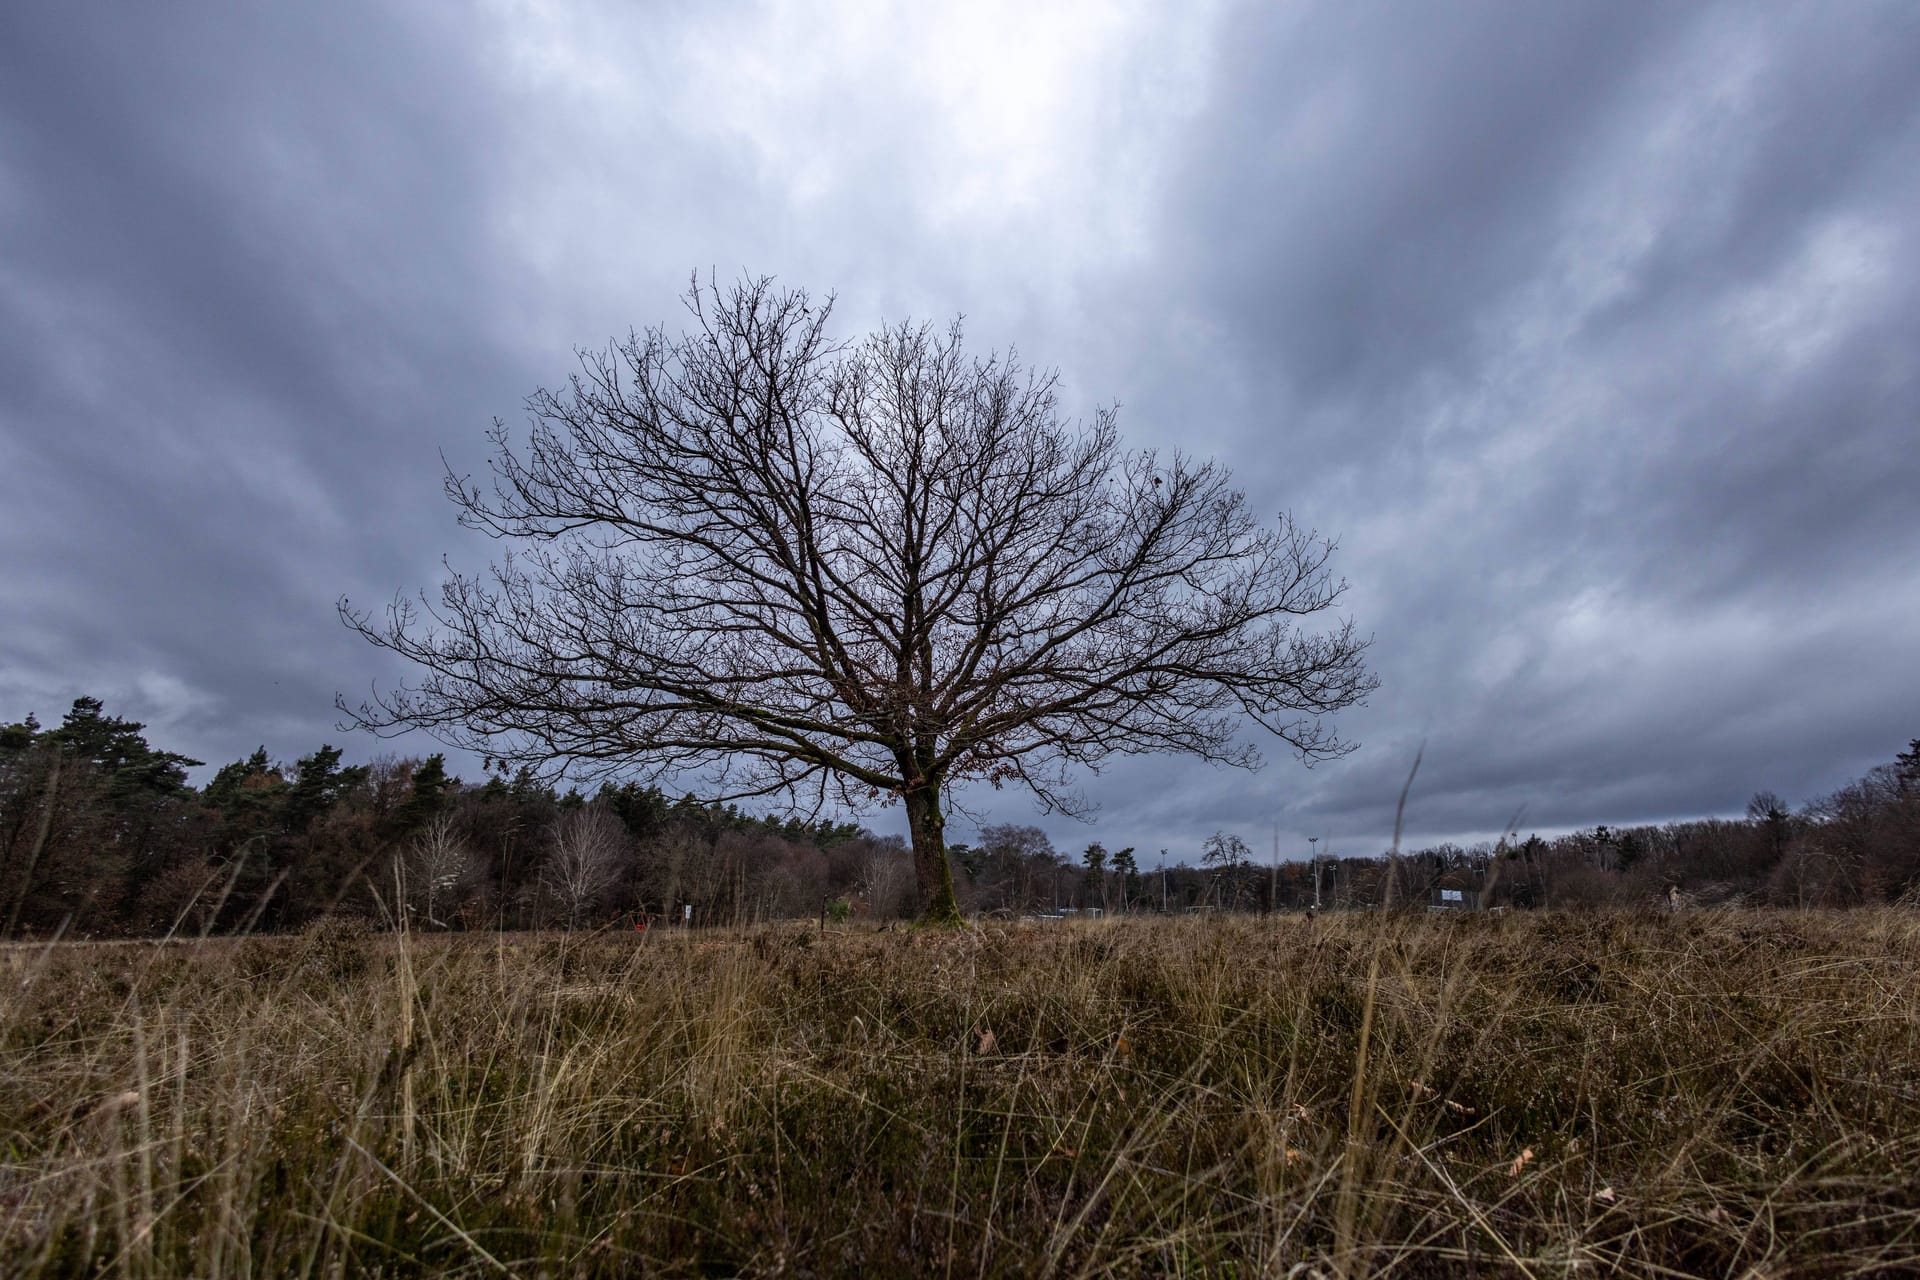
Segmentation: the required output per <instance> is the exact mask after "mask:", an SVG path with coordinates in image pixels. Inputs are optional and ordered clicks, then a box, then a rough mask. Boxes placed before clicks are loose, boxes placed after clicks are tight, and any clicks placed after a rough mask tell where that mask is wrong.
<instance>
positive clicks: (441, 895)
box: [402, 813, 473, 929]
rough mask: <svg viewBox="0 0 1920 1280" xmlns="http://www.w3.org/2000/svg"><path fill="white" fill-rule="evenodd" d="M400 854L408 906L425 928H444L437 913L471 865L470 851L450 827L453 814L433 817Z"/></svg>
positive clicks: (471, 856)
mask: <svg viewBox="0 0 1920 1280" xmlns="http://www.w3.org/2000/svg"><path fill="white" fill-rule="evenodd" d="M402 856H403V857H404V858H405V862H406V886H407V897H408V898H409V899H411V902H410V905H411V906H412V907H413V908H414V909H415V910H417V911H419V912H420V913H421V916H422V918H423V919H425V921H426V923H427V927H428V928H430V929H444V928H446V927H447V924H446V922H445V921H444V920H442V919H441V918H440V916H441V913H442V912H443V911H444V910H445V909H446V906H447V904H448V903H449V902H450V901H451V900H452V898H453V896H454V895H455V893H456V892H457V891H458V890H459V887H460V882H461V881H462V880H464V879H465V878H466V877H467V874H468V872H469V871H471V870H472V866H473V855H472V853H471V852H470V851H469V850H468V848H467V845H466V842H465V841H464V840H462V839H461V838H460V835H459V833H458V832H457V831H455V830H454V825H453V815H452V814H450V813H443V814H440V815H438V816H437V817H435V818H434V819H433V821H431V822H429V823H428V824H427V826H426V829H425V830H424V831H422V832H420V834H419V835H417V836H415V837H414V838H413V840H412V841H411V842H409V843H408V845H407V848H406V851H405V853H404V854H403V855H402Z"/></svg>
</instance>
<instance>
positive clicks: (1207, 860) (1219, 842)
mask: <svg viewBox="0 0 1920 1280" xmlns="http://www.w3.org/2000/svg"><path fill="white" fill-rule="evenodd" d="M1201 849H1202V853H1201V855H1200V861H1201V862H1202V863H1203V864H1204V865H1206V866H1209V867H1212V868H1213V869H1214V879H1215V880H1216V882H1217V883H1219V884H1220V885H1222V886H1223V887H1224V891H1223V892H1222V894H1221V904H1222V905H1223V906H1233V907H1236V908H1237V907H1238V906H1239V905H1240V894H1241V891H1242V890H1243V889H1244V888H1245V887H1246V877H1247V868H1248V867H1249V866H1251V865H1252V862H1253V850H1251V849H1249V848H1247V842H1246V841H1245V840H1242V839H1241V838H1240V837H1239V836H1236V835H1231V834H1229V833H1227V832H1225V831H1216V832H1214V833H1213V834H1212V835H1210V836H1208V837H1207V839H1206V843H1205V844H1203V845H1202V846H1201ZM1229 895H1231V900H1230V901H1229Z"/></svg>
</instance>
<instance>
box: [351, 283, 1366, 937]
mask: <svg viewBox="0 0 1920 1280" xmlns="http://www.w3.org/2000/svg"><path fill="white" fill-rule="evenodd" d="M687 305H688V310H689V312H690V313H691V315H692V317H693V321H694V327H693V330H692V332H691V333H690V334H688V335H684V336H681V337H678V338H675V337H671V336H669V335H668V334H667V333H666V332H665V331H664V330H661V329H652V330H649V331H648V332H647V333H646V334H645V335H644V336H634V337H631V338H629V339H628V340H627V341H626V342H625V343H623V344H621V345H619V346H618V347H617V348H614V349H610V350H607V351H600V352H585V353H582V355H581V371H580V372H579V373H578V374H576V375H575V376H574V377H573V378H572V380H571V381H570V383H569V384H568V386H567V387H566V388H565V389H563V390H561V391H559V392H554V391H544V390H543V391H540V392H537V393H536V394H535V395H534V396H533V397H531V399H530V400H529V401H528V408H529V410H530V412H531V415H532V419H533V421H532V427H531V433H530V438H529V439H528V441H527V443H526V445H525V446H524V447H516V446H515V445H514V444H513V443H511V442H510V440H509V435H508V432H507V430H506V428H505V427H504V426H503V425H502V424H499V423H496V424H495V429H494V434H493V440H494V443H495V444H496V446H497V448H498V456H497V459H496V461H495V463H494V481H493V483H492V485H491V486H490V487H485V488H483V487H481V486H479V485H476V484H474V483H472V482H470V481H469V480H467V479H464V478H461V477H458V476H454V475H452V474H449V475H448V477H447V483H446V488H447V493H448V495H449V496H450V497H451V498H452V499H453V500H454V502H455V503H457V504H458V505H459V507H460V508H461V519H462V521H463V523H465V524H466V525H467V526H469V527H471V528H475V529H479V530H482V531H484V532H486V533H489V534H491V535H494V536H496V537H500V538H504V539H508V540H510V541H512V542H514V543H516V544H519V549H517V550H515V551H510V552H509V553H508V554H507V555H506V557H505V558H504V559H503V560H502V561H501V562H500V563H499V564H498V565H497V566H495V568H494V569H493V571H492V572H491V574H489V575H486V576H482V577H463V576H456V577H454V578H453V579H452V580H451V581H449V582H447V583H445V584H444V585H443V587H442V588H441V590H440V592H439V594H438V597H437V599H435V598H430V597H428V596H427V595H425V594H423V595H422V596H421V597H420V600H419V603H418V604H417V605H416V604H415V603H414V602H413V601H410V600H407V599H404V598H403V599H399V600H396V601H395V602H394V603H393V604H392V605H391V606H390V607H389V609H388V611H387V612H386V614H385V616H384V617H382V618H378V619H376V618H375V617H373V616H372V615H370V614H368V613H364V612H358V611H355V610H354V609H353V608H352V607H351V606H350V605H348V603H347V602H346V601H344V600H343V601H342V602H341V612H342V616H343V617H344V618H345V620H346V621H347V622H348V624H349V625H351V626H352V627H354V628H356V629H357V630H358V631H360V633H361V634H362V635H364V636H365V637H366V638H367V639H369V640H371V641H373V642H374V643H375V644H377V645H380V646H382V647H384V648H387V649H390V650H392V651H394V652H396V653H398V654H400V655H402V656H403V657H406V658H408V659H410V660H412V661H413V662H414V663H417V664H418V665H419V666H420V667H421V668H422V669H423V671H424V674H423V676H422V677H421V679H420V682H419V683H418V684H417V685H414V686H411V687H407V686H403V687H401V688H399V689H397V690H393V691H389V692H386V693H384V694H380V693H376V695H375V698H374V700H373V701H372V702H370V703H368V704H364V705H362V706H360V707H359V708H358V709H353V708H349V707H346V706H345V704H344V703H343V704H342V705H343V710H345V711H347V712H348V714H349V715H351V716H352V717H353V718H354V719H355V720H357V721H358V722H359V723H360V724H362V725H363V726H366V727H370V728H373V729H375V730H378V731H398V730H400V729H403V728H406V727H421V728H425V729H426V730H428V731H429V732H431V733H433V734H435V735H437V736H438V737H440V738H441V739H443V740H445V741H447V742H448V743H451V744H457V745H460V746H463V747H467V748H470V749H472V750H474V751H476V752H478V753H480V754H483V755H487V756H491V757H492V758H494V759H507V760H518V761H523V762H528V763H547V762H552V761H566V762H570V764H571V765H572V766H573V767H575V768H578V769H585V770H587V771H589V772H592V771H594V770H596V769H598V770H601V771H604V772H631V771H633V770H635V769H644V770H647V771H650V772H651V773H653V774H656V775H659V774H671V773H673V772H676V771H684V770H707V771H710V773H711V774H712V779H713V782H712V785H715V786H717V787H719V788H720V789H721V791H722V792H723V793H724V795H723V798H728V799H737V798H744V797H749V796H767V795H779V796H785V797H787V798H788V799H789V800H790V801H791V802H793V803H796V804H803V803H804V804H807V805H811V806H813V807H814V808H815V810H816V811H817V810H818V809H819V808H820V807H824V806H826V805H828V804H832V803H838V804H840V805H843V806H846V807H847V808H850V809H852V810H854V811H858V810H860V809H862V808H865V807H867V806H869V805H871V804H873V803H888V802H891V801H893V800H899V801H901V802H903V803H904V805H905V807H906V816H907V822H908V827H909V829H910V831H911V834H912V843H913V852H914V862H915V869H916V876H917V882H918V889H919V896H920V902H921V906H922V909H923V910H924V912H925V913H926V914H927V915H928V916H929V917H931V918H939V919H951V918H953V917H954V915H955V905H954V896H953V882H952V877H951V873H950V871H949V868H948V864H947V858H946V854H945V840H944V828H945V819H944V816H943V810H942V792H943V789H945V788H948V787H950V786H952V785H953V784H955V783H958V782H962V781H966V780H984V781H987V782H989V783H991V784H992V785H994V786H1000V785H1002V784H1005V783H1009V782H1012V783H1017V784H1021V785H1024V786H1026V787H1028V788H1030V789H1031V790H1032V791H1033V792H1034V793H1035V794H1036V795H1037V796H1038V798H1039V799H1040V801H1041V802H1042V803H1043V805H1046V806H1051V807H1053V808H1059V809H1068V810H1073V809H1078V808H1080V807H1081V801H1080V798H1079V797H1078V795H1077V794H1075V793H1074V792H1073V791H1072V790H1071V779H1072V777H1073V774H1074V771H1075V770H1077V769H1079V768H1082V767H1088V766H1097V765H1098V764H1099V763H1100V762H1101V761H1103V760H1105V759H1107V758H1108V757H1110V756H1113V755H1115V754H1118V753H1134V752H1155V751H1174V752H1184V753H1188V754H1192V755H1195V756H1198V757H1200V758H1202V759H1206V760H1210V761H1215V762H1222V763H1227V764H1233V765H1240V766H1247V767H1252V766H1255V765H1257V764H1258V763H1259V755H1258V753H1257V751H1256V749H1255V747H1254V745H1253V743H1252V742H1251V741H1250V740H1249V739H1248V736H1247V730H1248V728H1249V722H1251V724H1252V725H1254V726H1258V727H1260V728H1264V729H1265V730H1267V731H1269V732H1271V733H1273V734H1275V735H1277V736H1278V737H1279V738H1280V739H1281V740H1283V741H1284V742H1286V743H1287V744H1289V746H1290V747H1291V748H1292V749H1293V750H1294V751H1295V752H1296V753H1297V754H1298V755H1300V756H1301V757H1302V758H1304V759H1308V760H1312V759H1315V758H1320V757H1327V756H1332V755H1338V754H1340V753H1341V752H1343V751H1344V750H1346V749H1347V744H1344V743H1342V742H1341V741H1340V740H1339V739H1338V738H1337V737H1336V736H1335V734H1334V732H1333V730H1332V728H1331V727H1330V726H1329V725H1328V723H1327V722H1326V719H1325V717H1327V716H1328V715H1329V714H1330V713H1332V712H1335V711H1337V710H1339V709H1340V708H1343V707H1347V706H1351V705H1353V704H1354V703H1357V702H1359V701H1360V700H1361V699H1363V698H1364V697H1365V695H1366V694H1367V693H1368V692H1369V691H1370V690H1371V689H1372V688H1373V687H1374V681H1373V679H1372V677H1371V676H1369V675H1368V673H1367V671H1366V669H1365V666H1364V664H1363V661H1362V658H1363V654H1364V650H1365V648H1366V641H1365V640H1363V639H1362V638H1361V637H1360V636H1358V635H1357V634H1356V633H1355V631H1354V628H1353V626H1352V624H1351V623H1350V622H1336V623H1334V624H1333V625H1332V626H1331V627H1330V628H1329V629H1327V630H1325V631H1323V632H1319V633H1315V632H1310V631H1307V630H1304V629H1302V628H1301V627H1300V626H1299V625H1298V624H1299V621H1300V620H1301V619H1307V618H1312V617H1314V616H1315V615H1319V614H1322V613H1324V612H1326V611H1328V610H1330V609H1332V608H1333V606H1334V605H1335V604H1336V603H1337V602H1338V600H1339V599H1340V597H1341V595H1342V593H1343V591H1344V589H1345V584H1344V583H1343V582H1341V581H1339V580H1337V579H1335V578H1334V577H1333V576H1332V575H1331V573H1330V571H1329V569H1328V562H1329V559H1330V557H1331V556H1332V554H1333V549H1334V547H1333V543H1332V542H1331V541H1328V540H1326V539H1323V538H1321V537H1320V536H1319V535H1318V534H1316V533H1314V532H1313V531H1311V530H1307V529H1303V528H1301V527H1299V526H1297V525H1296V524H1294V523H1293V521H1292V520H1291V518H1290V517H1288V516H1286V515H1284V514H1282V515H1280V516H1279V517H1278V520H1277V523H1276V522H1273V521H1263V520H1261V519H1258V518H1256V517H1255V515H1254V514H1253V512H1252V511H1250V510H1249V509H1248V507H1247V504H1246V501H1245V498H1244V496H1243V495H1242V494H1241V493H1239V492H1238V491H1236V490H1235V489H1233V487H1232V486H1231V484H1230V483H1229V476H1228V473H1227V471H1226V469H1225V468H1224V467H1222V466H1219V465H1218V464H1216V463H1213V462H1210V461H1208V462H1202V461H1196V460H1194V459H1190V458H1187V457H1184V456H1181V455H1178V454H1173V455H1159V454H1155V453H1152V452H1144V453H1134V452H1127V451H1125V450H1123V449H1122V448H1121V445H1120V442H1119V437H1118V434H1117V432H1116V429H1115V418H1114V413H1113V411H1112V410H1109V409H1103V410H1100V411H1099V412H1096V413H1095V414H1094V416H1093V418H1092V420H1091V421H1090V422H1086V423H1083V424H1074V423H1070V422H1066V421H1063V420H1062V419H1061V417H1060V415H1059V411H1058V409H1057V406H1056V403H1055V396H1056V390H1057V375H1053V374H1035V373H1030V372H1027V371H1025V370H1023V369H1022V368H1021V367H1020V366H1019V365H1017V364H1016V363H1015V362H1014V361H1013V359H1012V358H1010V357H1009V358H1007V359H1004V360H1002V359H999V358H996V357H989V358H987V359H984V360H981V359H976V358H969V357H968V356H966V355H965V354H964V353H963V351H962V347H961V337H960V328H959V325H958V323H957V322H956V323H955V324H954V325H953V326H952V327H951V328H949V329H948V330H946V331H945V332H944V333H942V332H940V331H938V330H935V329H932V328H930V327H927V326H916V325H911V324H901V325H898V326H895V327H891V328H886V329H883V330H881V331H879V332H877V333H874V334H873V335H872V336H870V337H868V338H867V339H866V340H864V341H862V342H859V343H857V344H854V345H851V346H848V345H845V344H841V343H836V342H834V341H833V340H831V339H829V337H828V335H827V328H826V326H827V320H828V315H829V312H830V311H831V309H832V300H831V299H827V300H824V301H818V302H816V301H815V300H813V299H810V298H809V297H808V295H807V294H805V293H803V292H797V291H796V292H780V291H777V290H775V288H774V287H773V286H772V284H771V282H769V281H767V280H756V281H750V282H747V283H743V284H741V285H738V286H736V287H734V288H732V289H731V290H729V291H725V292H723V291H721V290H720V289H718V288H717V287H714V286H709V287H707V288H704V289H703V288H702V287H701V286H700V285H699V282H698V281H697V280H696V281H695V283H694V286H693V288H692V289H691V290H690V291H689V293H688V295H687Z"/></svg>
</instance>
